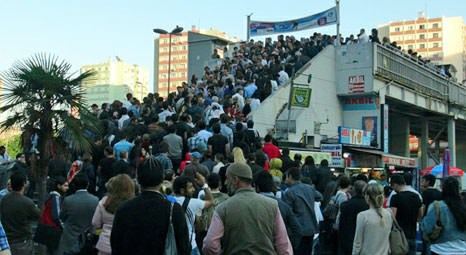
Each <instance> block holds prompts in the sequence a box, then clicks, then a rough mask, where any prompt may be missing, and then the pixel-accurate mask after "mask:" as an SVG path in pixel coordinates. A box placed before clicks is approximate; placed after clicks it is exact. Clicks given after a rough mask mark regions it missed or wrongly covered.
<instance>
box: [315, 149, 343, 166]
mask: <svg viewBox="0 0 466 255" xmlns="http://www.w3.org/2000/svg"><path fill="white" fill-rule="evenodd" d="M342 147H343V146H342V145H341V144H321V145H320V151H322V152H327V153H330V156H331V161H329V166H330V167H343V154H342V150H343V148H342Z"/></svg>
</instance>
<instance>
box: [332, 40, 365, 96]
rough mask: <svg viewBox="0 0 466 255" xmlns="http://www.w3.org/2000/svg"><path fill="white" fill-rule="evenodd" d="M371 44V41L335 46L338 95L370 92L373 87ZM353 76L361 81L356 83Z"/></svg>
mask: <svg viewBox="0 0 466 255" xmlns="http://www.w3.org/2000/svg"><path fill="white" fill-rule="evenodd" d="M373 49H374V48H373V46H372V43H364V44H352V45H344V46H341V47H339V48H337V52H336V62H337V65H336V69H337V73H336V74H337V93H338V94H339V95H349V94H359V93H364V92H372V89H373V81H374V76H373V62H374V57H373ZM355 77H362V78H363V79H362V80H363V82H360V84H356V82H355V81H354V80H353V78H355Z"/></svg>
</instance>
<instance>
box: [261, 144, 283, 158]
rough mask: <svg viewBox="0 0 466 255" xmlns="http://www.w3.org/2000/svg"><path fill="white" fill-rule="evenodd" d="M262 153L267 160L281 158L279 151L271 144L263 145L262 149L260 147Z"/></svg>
mask: <svg viewBox="0 0 466 255" xmlns="http://www.w3.org/2000/svg"><path fill="white" fill-rule="evenodd" d="M262 151H263V152H264V153H265V154H267V157H268V158H269V160H271V159H273V158H279V157H281V156H282V154H281V153H280V149H279V148H278V147H277V146H275V145H273V144H272V143H265V144H264V147H262Z"/></svg>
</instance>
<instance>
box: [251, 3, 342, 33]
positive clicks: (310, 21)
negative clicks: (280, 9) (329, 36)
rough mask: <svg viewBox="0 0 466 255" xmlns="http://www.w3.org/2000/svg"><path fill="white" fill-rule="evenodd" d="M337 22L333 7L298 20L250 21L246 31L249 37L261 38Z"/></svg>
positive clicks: (335, 10)
mask: <svg viewBox="0 0 466 255" xmlns="http://www.w3.org/2000/svg"><path fill="white" fill-rule="evenodd" d="M337 21H338V17H337V8H336V7H333V8H330V9H328V10H326V11H323V12H320V13H317V14H314V15H311V16H307V17H303V18H300V19H294V20H286V21H275V22H269V21H251V22H250V23H249V28H248V29H249V32H250V36H262V35H271V34H277V33H288V32H293V31H301V30H305V29H311V28H316V27H323V26H327V25H332V24H336V23H337Z"/></svg>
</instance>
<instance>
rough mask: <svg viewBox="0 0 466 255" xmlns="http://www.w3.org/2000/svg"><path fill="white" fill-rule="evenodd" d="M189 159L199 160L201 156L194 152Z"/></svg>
mask: <svg viewBox="0 0 466 255" xmlns="http://www.w3.org/2000/svg"><path fill="white" fill-rule="evenodd" d="M191 158H196V159H201V158H202V155H201V153H199V152H197V151H195V152H193V153H191Z"/></svg>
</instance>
